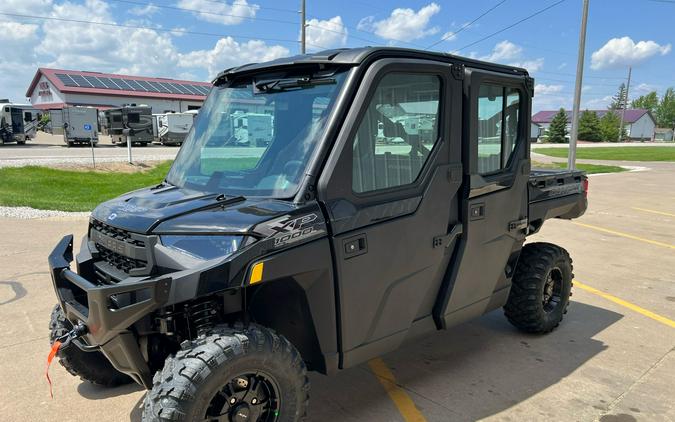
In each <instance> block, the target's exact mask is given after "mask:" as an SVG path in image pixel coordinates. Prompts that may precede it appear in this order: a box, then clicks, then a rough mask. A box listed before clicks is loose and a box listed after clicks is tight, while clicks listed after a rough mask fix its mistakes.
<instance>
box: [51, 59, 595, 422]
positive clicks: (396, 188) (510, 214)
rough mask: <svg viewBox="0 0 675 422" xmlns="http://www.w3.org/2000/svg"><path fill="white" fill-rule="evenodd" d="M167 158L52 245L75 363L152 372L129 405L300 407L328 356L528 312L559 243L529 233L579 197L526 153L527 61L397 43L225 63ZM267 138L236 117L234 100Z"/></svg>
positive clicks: (94, 370)
mask: <svg viewBox="0 0 675 422" xmlns="http://www.w3.org/2000/svg"><path fill="white" fill-rule="evenodd" d="M213 82H214V88H213V89H212V90H211V93H210V94H209V96H208V98H207V100H206V102H205V104H204V107H203V108H202V109H201V111H200V113H199V115H198V116H197V119H196V121H195V124H194V126H193V128H192V130H191V132H190V133H189V135H188V136H187V138H186V140H185V143H184V144H183V146H182V148H181V149H180V151H179V153H178V156H177V158H176V161H175V162H174V163H173V166H172V167H171V170H170V171H169V173H168V175H167V176H166V179H165V180H164V181H163V182H162V183H160V184H159V185H157V186H153V187H149V188H147V189H142V190H139V191H135V192H131V193H128V194H126V195H123V196H121V197H119V198H117V199H113V200H111V201H108V202H105V203H103V204H101V205H100V206H98V207H97V208H96V209H95V210H94V211H93V213H92V215H91V220H90V223H89V230H88V234H87V236H86V237H85V238H84V239H83V241H82V243H81V246H80V248H79V254H78V255H77V256H76V257H75V268H74V269H72V268H71V261H73V237H72V236H66V237H64V238H63V240H62V241H61V242H60V243H59V244H58V245H57V246H56V248H55V249H54V251H53V252H52V254H51V255H50V257H49V265H50V267H51V274H52V278H53V283H54V288H55V290H56V295H57V298H58V302H59V304H58V305H57V306H56V308H55V309H54V312H53V315H52V321H51V340H52V342H55V341H57V340H58V341H60V342H62V343H63V344H66V345H68V347H66V348H62V349H61V350H60V351H59V352H58V356H59V357H60V361H61V363H62V364H63V366H65V367H66V369H67V370H68V371H70V372H71V373H72V374H74V375H79V376H80V377H81V378H83V379H85V380H87V381H91V382H93V383H98V384H104V385H115V384H119V383H123V382H127V381H131V380H133V381H135V382H137V383H139V384H141V385H143V386H144V387H145V388H147V389H148V390H150V391H149V392H148V393H147V396H146V398H145V407H144V410H143V418H144V420H147V421H159V420H161V421H165V420H166V421H168V420H172V421H178V420H179V421H193V420H233V421H275V420H278V421H297V420H302V419H304V418H305V417H306V412H307V404H308V398H309V383H308V378H307V370H312V371H318V372H320V373H324V374H334V373H336V372H337V371H339V370H341V369H346V368H350V367H353V366H355V365H358V364H359V363H362V362H364V361H366V360H368V359H370V358H373V357H375V356H378V355H381V354H384V353H387V352H389V351H392V350H394V349H396V348H397V347H399V346H400V345H401V344H403V343H404V342H406V341H409V340H410V339H413V338H415V337H417V336H421V335H426V334H428V333H430V332H432V331H435V330H442V329H446V328H448V327H451V326H453V325H456V324H459V323H461V322H463V321H466V320H468V319H471V318H476V317H479V316H481V315H483V314H485V313H486V312H490V311H492V310H495V309H497V308H500V307H503V308H504V312H505V314H506V317H507V318H508V319H509V321H511V322H512V323H513V324H514V325H515V326H516V327H518V328H520V329H522V330H524V331H527V332H531V333H547V332H549V331H551V330H553V329H554V328H555V327H556V326H557V325H558V324H559V323H560V321H561V319H562V318H563V314H564V313H565V312H566V308H567V305H568V301H569V296H570V289H571V285H572V263H571V260H570V257H569V255H568V254H567V252H566V251H565V250H564V249H562V248H560V247H558V246H555V245H552V244H546V243H531V244H527V245H525V246H523V244H524V241H525V238H526V236H527V235H528V234H532V233H535V232H537V231H538V230H539V229H540V227H541V226H542V224H543V222H544V220H546V219H548V218H564V219H571V218H575V217H578V216H580V215H582V214H583V213H584V211H585V209H586V205H587V199H586V194H587V187H588V185H587V178H586V176H585V175H584V174H583V173H582V172H579V171H567V170H560V171H554V170H549V171H545V170H544V171H538V170H537V171H531V169H530V152H529V142H528V141H529V138H530V136H529V134H530V114H531V99H532V96H533V86H534V81H533V79H532V78H530V77H529V76H528V73H527V72H526V71H525V70H524V69H519V68H514V67H508V66H501V65H496V64H490V63H485V62H480V61H476V60H470V59H465V58H460V57H456V56H452V55H447V54H436V53H429V52H423V51H415V50H406V49H397V48H362V49H346V50H330V51H324V52H320V53H316V54H310V55H302V56H296V57H291V58H287V59H281V60H276V61H272V62H268V63H262V64H249V65H245V66H241V67H237V68H233V69H228V70H226V71H224V72H222V73H221V74H220V75H219V76H218V77H217V78H216V79H215V80H214V81H213ZM242 112H244V113H250V114H252V115H253V114H255V115H269V116H271V118H269V119H267V121H269V124H270V125H271V128H269V130H270V131H271V133H272V138H271V141H270V142H269V143H267V144H265V145H264V146H252V145H251V144H246V143H245V142H242V139H240V137H241V136H244V135H242V133H241V131H239V130H238V128H237V125H236V124H235V123H236V120H237V119H238V118H239V116H240V115H241V113H242Z"/></svg>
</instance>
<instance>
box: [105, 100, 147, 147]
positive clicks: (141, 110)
mask: <svg viewBox="0 0 675 422" xmlns="http://www.w3.org/2000/svg"><path fill="white" fill-rule="evenodd" d="M105 115H106V119H105V120H106V126H107V128H108V134H109V135H110V138H111V140H112V143H113V144H119V145H126V143H127V137H126V135H124V133H123V132H124V129H131V132H132V133H131V134H130V135H129V138H130V139H131V143H132V144H139V145H142V146H146V145H148V144H149V143H151V142H152V108H150V107H148V106H144V105H140V106H136V105H131V106H122V107H117V108H111V109H108V110H106V111H105Z"/></svg>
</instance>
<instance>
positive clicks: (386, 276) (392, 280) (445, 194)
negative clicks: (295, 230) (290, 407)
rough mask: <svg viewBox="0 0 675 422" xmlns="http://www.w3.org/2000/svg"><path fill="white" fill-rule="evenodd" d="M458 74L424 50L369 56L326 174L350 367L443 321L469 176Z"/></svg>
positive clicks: (322, 189) (322, 195)
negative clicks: (418, 54)
mask: <svg viewBox="0 0 675 422" xmlns="http://www.w3.org/2000/svg"><path fill="white" fill-rule="evenodd" d="M450 75H451V72H450V65H448V64H440V63H436V62H428V61H422V60H407V61H404V62H403V63H402V62H401V60H395V61H393V60H388V59H382V60H379V61H377V62H375V63H374V64H372V65H370V67H369V68H368V71H367V72H366V74H365V75H363V77H362V80H361V81H360V83H359V86H360V88H359V90H358V92H357V93H356V96H355V100H354V102H353V103H352V107H351V110H350V111H349V113H348V115H347V116H346V119H345V121H344V124H343V127H342V129H341V131H340V134H339V135H338V139H337V142H336V144H335V147H334V148H333V151H332V152H331V155H330V157H329V159H328V161H327V164H326V166H325V169H324V172H323V175H322V177H321V179H320V181H319V192H318V193H319V199H320V201H321V202H322V203H323V205H324V206H325V209H326V211H327V214H328V216H329V225H330V231H331V235H332V248H333V257H334V260H335V261H334V262H335V267H336V276H337V277H336V279H337V285H336V287H337V295H338V320H339V334H340V337H339V338H340V346H341V351H342V355H341V358H342V361H341V367H343V368H345V367H350V366H353V365H355V364H357V363H359V362H362V361H364V360H366V359H369V358H371V357H373V356H376V355H378V354H381V353H384V352H387V351H389V350H392V349H394V348H396V347H397V346H398V345H399V344H400V343H401V341H402V340H403V339H405V337H406V336H407V335H409V334H410V332H411V328H412V327H415V330H412V331H415V332H416V331H418V328H419V329H420V330H427V329H428V330H432V329H435V326H434V323H433V319H432V315H431V314H432V309H433V306H434V303H435V300H436V297H437V294H438V290H439V287H440V285H441V281H442V279H443V275H444V272H445V269H446V267H447V264H448V261H449V259H450V254H449V253H448V251H450V250H452V245H451V244H452V243H453V239H452V238H451V236H447V234H448V233H449V232H451V231H452V230H453V228H454V229H455V232H454V233H457V231H458V230H457V228H456V227H457V226H458V224H459V223H458V210H459V205H458V202H457V191H458V189H459V187H460V185H461V179H462V177H461V174H462V167H461V162H460V157H461V154H460V143H459V140H460V124H459V122H460V119H461V85H460V82H459V81H457V80H455V79H453V78H452V76H450ZM446 246H449V247H447V248H446Z"/></svg>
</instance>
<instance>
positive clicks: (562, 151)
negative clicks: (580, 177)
mask: <svg viewBox="0 0 675 422" xmlns="http://www.w3.org/2000/svg"><path fill="white" fill-rule="evenodd" d="M532 151H533V152H536V153H537V154H544V155H548V156H551V157H561V158H565V157H567V148H545V147H544V148H538V147H534V149H533V150H532ZM577 158H581V159H589V160H624V161H675V147H664V146H653V147H652V146H649V147H594V148H584V147H581V148H577Z"/></svg>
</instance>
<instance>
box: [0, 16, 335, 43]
mask: <svg viewBox="0 0 675 422" xmlns="http://www.w3.org/2000/svg"><path fill="white" fill-rule="evenodd" d="M0 15H2V16H10V17H15V18H28V19H42V20H50V21H58V22H71V23H81V24H87V25H102V26H113V27H118V28H130V29H149V30H152V31H157V32H167V33H176V34H188V35H201V36H207V37H218V38H223V37H237V38H245V39H249V40H260V41H274V42H288V43H293V44H295V43H297V42H298V40H289V39H283V38H267V37H257V36H256V37H252V36H247V35H232V34H219V33H213V32H200V31H188V30H184V29H164V28H154V27H151V26H142V25H129V24H121V23H114V22H93V21H87V20H79V19H67V18H57V17H53V16H37V15H22V14H18V13H5V12H0ZM308 44H309V43H308ZM311 45H312V46H314V47H318V48H324V49H325V48H326V47H323V46H320V45H317V44H311Z"/></svg>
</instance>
